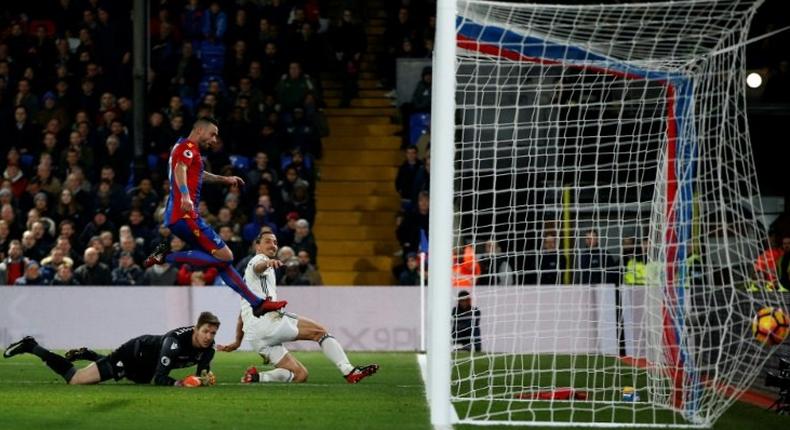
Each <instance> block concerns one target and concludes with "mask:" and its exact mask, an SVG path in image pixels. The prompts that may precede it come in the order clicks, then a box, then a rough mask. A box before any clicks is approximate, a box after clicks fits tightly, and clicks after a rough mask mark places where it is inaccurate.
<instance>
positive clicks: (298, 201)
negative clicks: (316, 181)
mask: <svg viewBox="0 0 790 430" xmlns="http://www.w3.org/2000/svg"><path fill="white" fill-rule="evenodd" d="M285 210H286V211H288V212H289V213H290V212H296V213H298V214H299V217H300V218H304V219H306V220H307V222H309V223H311V224H312V223H313V222H314V221H315V211H316V210H315V204H314V203H313V200H312V199H311V198H310V194H309V191H308V189H307V185H305V184H304V183H301V182H299V183H297V184H296V185H295V186H294V189H293V195H292V196H291V202H290V203H288V204H286V205H285Z"/></svg>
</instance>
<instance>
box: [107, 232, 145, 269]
mask: <svg viewBox="0 0 790 430" xmlns="http://www.w3.org/2000/svg"><path fill="white" fill-rule="evenodd" d="M124 253H129V254H130V255H131V256H132V259H133V260H134V263H135V264H137V265H142V264H143V261H144V260H145V257H146V255H145V253H144V252H143V250H142V249H141V247H140V246H137V241H136V240H135V239H134V236H132V235H131V234H129V235H121V238H120V240H119V241H118V246H117V248H116V249H115V250H114V252H113V263H114V264H113V267H117V266H118V264H119V261H120V258H121V257H122V256H123V254H124Z"/></svg>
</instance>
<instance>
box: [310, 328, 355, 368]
mask: <svg viewBox="0 0 790 430" xmlns="http://www.w3.org/2000/svg"><path fill="white" fill-rule="evenodd" d="M318 344H319V345H321V350H323V351H324V355H326V358H328V359H329V361H331V362H332V363H335V366H337V368H338V369H340V372H341V373H343V375H344V376H345V375H348V374H349V373H351V371H352V370H354V366H352V365H351V363H349V362H348V357H346V351H344V350H343V347H342V346H340V342H338V341H337V340H336V339H335V338H334V337H332V336H330V335H326V336H324V337H323V338H321V340H319V341H318Z"/></svg>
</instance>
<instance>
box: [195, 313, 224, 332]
mask: <svg viewBox="0 0 790 430" xmlns="http://www.w3.org/2000/svg"><path fill="white" fill-rule="evenodd" d="M206 324H211V325H215V326H217V328H219V318H217V316H216V315H214V314H212V313H211V312H209V311H205V312H201V313H200V316H199V317H198V320H197V324H195V328H196V329H199V328H200V327H203V326H204V325H206Z"/></svg>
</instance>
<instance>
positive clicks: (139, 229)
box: [128, 208, 153, 252]
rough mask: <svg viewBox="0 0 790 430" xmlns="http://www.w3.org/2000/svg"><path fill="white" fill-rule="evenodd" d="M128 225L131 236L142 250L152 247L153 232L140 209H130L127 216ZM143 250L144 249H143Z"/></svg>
mask: <svg viewBox="0 0 790 430" xmlns="http://www.w3.org/2000/svg"><path fill="white" fill-rule="evenodd" d="M128 221H129V223H128V226H129V229H130V230H131V231H132V236H133V237H134V239H135V241H136V242H137V243H138V244H139V245H140V246H141V248H142V249H143V250H148V249H153V248H152V247H151V242H152V241H153V232H152V231H151V229H150V228H148V225H147V223H146V219H145V214H143V211H142V210H140V209H136V208H135V209H131V210H130V211H129V216H128ZM144 252H145V251H144Z"/></svg>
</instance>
